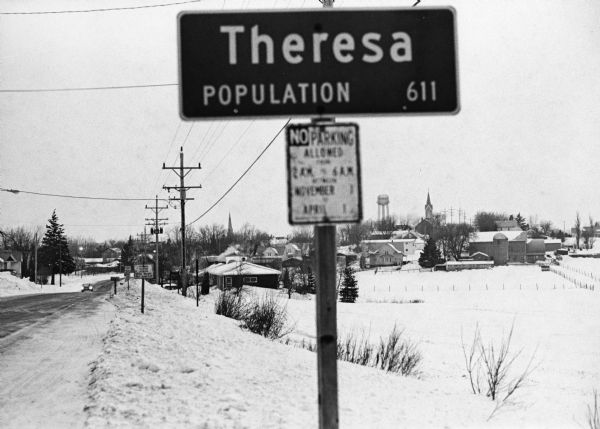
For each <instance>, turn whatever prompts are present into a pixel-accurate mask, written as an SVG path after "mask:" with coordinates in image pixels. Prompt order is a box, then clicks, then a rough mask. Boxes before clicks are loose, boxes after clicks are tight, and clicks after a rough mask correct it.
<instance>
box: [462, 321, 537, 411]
mask: <svg viewBox="0 0 600 429" xmlns="http://www.w3.org/2000/svg"><path fill="white" fill-rule="evenodd" d="M513 331H514V323H513V325H512V326H511V328H510V332H509V333H508V335H507V336H506V338H502V340H501V341H500V344H498V345H495V344H494V343H492V342H490V343H489V344H488V345H485V344H484V342H483V340H482V339H481V333H480V331H479V326H477V327H476V328H475V334H474V336H473V342H472V343H471V346H470V347H468V348H467V346H465V344H464V341H462V334H461V342H462V349H463V356H464V359H465V367H466V369H467V373H468V375H469V382H470V384H471V390H472V391H473V393H475V394H482V393H483V394H485V395H486V396H487V397H489V398H490V399H492V400H493V401H498V404H499V405H498V406H497V407H496V410H497V409H498V408H499V406H501V405H502V404H503V403H504V402H505V401H506V400H507V399H508V398H510V397H511V396H512V395H513V394H514V393H515V391H516V390H517V389H519V388H520V387H522V386H523V384H524V383H525V381H526V380H527V378H528V377H529V375H530V374H531V372H532V371H533V369H534V368H532V366H531V364H532V362H533V359H534V357H535V353H534V354H533V355H532V356H531V359H530V360H529V363H528V365H527V366H526V367H525V369H524V370H523V371H521V372H519V373H517V375H514V376H511V375H509V372H511V370H512V366H513V364H514V362H515V360H516V359H517V357H518V356H519V355H520V354H521V350H520V351H518V352H516V353H512V354H511V353H510V343H511V340H512V335H513ZM496 410H494V412H495V411H496ZM493 414H494V413H492V415H493ZM490 417H491V416H490Z"/></svg>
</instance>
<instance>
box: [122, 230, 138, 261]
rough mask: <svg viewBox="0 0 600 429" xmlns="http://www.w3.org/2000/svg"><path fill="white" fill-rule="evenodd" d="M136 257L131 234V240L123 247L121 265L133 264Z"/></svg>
mask: <svg viewBox="0 0 600 429" xmlns="http://www.w3.org/2000/svg"><path fill="white" fill-rule="evenodd" d="M134 258H135V249H134V247H133V239H132V238H131V235H130V236H129V240H127V243H125V244H124V245H123V247H122V248H121V265H123V266H131V265H133V263H134Z"/></svg>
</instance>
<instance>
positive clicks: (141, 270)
mask: <svg viewBox="0 0 600 429" xmlns="http://www.w3.org/2000/svg"><path fill="white" fill-rule="evenodd" d="M133 270H134V277H135V278H136V279H151V278H152V277H154V275H153V273H152V265H134V268H133Z"/></svg>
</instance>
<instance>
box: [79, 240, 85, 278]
mask: <svg viewBox="0 0 600 429" xmlns="http://www.w3.org/2000/svg"><path fill="white" fill-rule="evenodd" d="M81 252H83V247H82V246H79V277H83V267H84V266H85V262H84V261H83V258H82V257H81Z"/></svg>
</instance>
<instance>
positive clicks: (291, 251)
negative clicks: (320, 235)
mask: <svg viewBox="0 0 600 429" xmlns="http://www.w3.org/2000/svg"><path fill="white" fill-rule="evenodd" d="M290 258H297V259H302V251H301V250H300V247H299V246H298V245H297V244H294V243H288V244H286V245H285V249H284V251H283V259H290Z"/></svg>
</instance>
